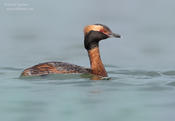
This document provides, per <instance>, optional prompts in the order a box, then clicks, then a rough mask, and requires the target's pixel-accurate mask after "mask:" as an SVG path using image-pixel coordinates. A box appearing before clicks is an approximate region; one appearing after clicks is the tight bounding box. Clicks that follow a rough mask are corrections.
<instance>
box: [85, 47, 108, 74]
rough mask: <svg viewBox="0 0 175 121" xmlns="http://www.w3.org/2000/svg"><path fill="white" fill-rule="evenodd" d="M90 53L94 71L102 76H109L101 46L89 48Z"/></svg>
mask: <svg viewBox="0 0 175 121" xmlns="http://www.w3.org/2000/svg"><path fill="white" fill-rule="evenodd" d="M88 55H89V59H90V65H91V70H92V73H93V74H95V75H99V76H102V77H107V76H108V75H107V72H106V70H105V68H104V65H103V63H102V61H101V57H100V51H99V48H98V47H95V48H93V49H90V50H88Z"/></svg>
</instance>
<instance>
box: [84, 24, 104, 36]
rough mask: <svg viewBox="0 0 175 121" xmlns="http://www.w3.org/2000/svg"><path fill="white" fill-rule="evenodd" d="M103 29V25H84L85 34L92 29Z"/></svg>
mask: <svg viewBox="0 0 175 121" xmlns="http://www.w3.org/2000/svg"><path fill="white" fill-rule="evenodd" d="M102 29H103V26H101V25H88V26H85V27H84V35H86V34H87V33H89V32H90V31H100V30H102Z"/></svg>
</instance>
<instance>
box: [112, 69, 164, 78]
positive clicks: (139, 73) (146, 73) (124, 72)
mask: <svg viewBox="0 0 175 121" xmlns="http://www.w3.org/2000/svg"><path fill="white" fill-rule="evenodd" d="M109 73H111V74H122V75H130V76H147V77H159V76H161V74H160V72H156V71H143V70H133V71H130V70H117V71H110V72H109Z"/></svg>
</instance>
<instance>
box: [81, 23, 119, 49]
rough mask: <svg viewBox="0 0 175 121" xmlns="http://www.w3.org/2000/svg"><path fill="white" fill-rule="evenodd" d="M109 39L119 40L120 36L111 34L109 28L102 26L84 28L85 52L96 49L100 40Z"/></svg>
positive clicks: (95, 25)
mask: <svg viewBox="0 0 175 121" xmlns="http://www.w3.org/2000/svg"><path fill="white" fill-rule="evenodd" d="M110 37H116V38H120V35H119V34H115V33H113V32H112V31H111V30H110V29H109V27H107V26H105V25H102V24H94V25H88V26H86V27H85V28H84V38H85V39H84V46H85V48H86V49H87V50H90V49H93V48H95V47H98V43H99V41H100V40H103V39H107V38H110Z"/></svg>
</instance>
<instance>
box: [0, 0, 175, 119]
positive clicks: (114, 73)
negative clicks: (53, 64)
mask: <svg viewBox="0 0 175 121" xmlns="http://www.w3.org/2000/svg"><path fill="white" fill-rule="evenodd" d="M19 3H23V5H22V4H21V6H22V7H23V8H25V9H21V8H20V7H19V6H20V5H14V4H19ZM25 4H26V5H25ZM174 4H175V2H174V1H173V0H166V1H164V0H159V1H157V0H144V1H139V0H132V1H129V0H124V1H123V0H108V1H98V0H88V1H80V0H77V1H76V2H75V1H56V0H52V1H45V2H43V1H41V0H39V1H34V0H30V1H25V0H21V1H18V0H15V1H11V0H2V1H1V2H0V8H1V10H0V16H1V20H0V25H1V28H0V33H1V36H0V42H1V44H0V56H1V57H0V82H1V83H0V95H1V98H0V114H1V116H0V120H2V121H12V120H13V121H52V120H60V121H117V120H118V121H172V120H174V119H175V115H174V112H175V97H174V94H175V66H174V62H175V57H174V51H175V48H174V44H175V41H174V31H175V24H174V21H175V17H174V11H175V8H174ZM15 6H16V7H15ZM15 8H16V9H15ZM17 8H18V9H17ZM93 23H102V24H106V25H108V26H109V27H110V28H111V29H112V30H113V31H114V32H116V33H119V34H121V35H122V38H121V39H107V40H104V41H102V42H101V43H100V50H101V56H102V60H103V62H104V64H105V67H106V70H107V71H108V74H109V77H110V78H111V79H110V80H100V81H94V80H91V79H90V78H89V77H88V76H86V75H50V76H47V77H38V78H28V79H24V78H19V76H20V73H21V72H22V71H23V69H25V68H27V67H29V66H32V65H35V64H38V63H41V62H47V61H65V62H69V63H73V64H77V65H81V66H85V67H89V60H88V55H87V52H86V50H85V49H84V48H83V27H84V26H85V25H87V24H93Z"/></svg>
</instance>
